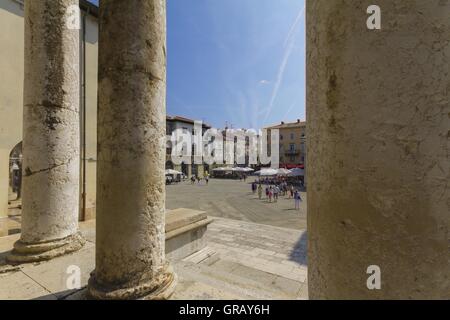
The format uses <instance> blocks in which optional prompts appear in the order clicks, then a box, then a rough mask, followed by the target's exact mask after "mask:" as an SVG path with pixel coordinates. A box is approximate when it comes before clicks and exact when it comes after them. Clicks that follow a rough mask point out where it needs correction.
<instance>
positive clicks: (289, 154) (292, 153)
mask: <svg viewBox="0 0 450 320" xmlns="http://www.w3.org/2000/svg"><path fill="white" fill-rule="evenodd" d="M284 154H285V155H287V156H298V155H299V154H300V151H299V150H287V151H285V153H284Z"/></svg>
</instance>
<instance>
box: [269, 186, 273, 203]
mask: <svg viewBox="0 0 450 320" xmlns="http://www.w3.org/2000/svg"><path fill="white" fill-rule="evenodd" d="M272 197H273V188H272V186H270V187H269V202H272Z"/></svg>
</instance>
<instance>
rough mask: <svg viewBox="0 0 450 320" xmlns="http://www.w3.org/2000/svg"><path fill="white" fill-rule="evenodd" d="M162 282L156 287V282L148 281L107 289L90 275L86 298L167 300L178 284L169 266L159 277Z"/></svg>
mask: <svg viewBox="0 0 450 320" xmlns="http://www.w3.org/2000/svg"><path fill="white" fill-rule="evenodd" d="M160 277H162V278H163V279H164V280H163V281H162V284H161V285H159V286H157V285H156V284H155V282H156V281H150V282H147V283H144V284H139V285H138V286H133V287H126V285H124V286H122V287H121V288H113V287H111V288H107V287H104V286H101V285H99V284H98V283H97V281H96V279H95V276H94V275H91V278H90V279H89V284H88V298H89V299H95V300H168V299H169V298H170V297H171V296H172V294H173V293H174V292H175V287H176V285H177V282H178V278H177V276H176V274H175V273H174V272H173V269H172V267H171V266H170V265H168V267H167V268H166V270H165V272H164V273H163V274H162V275H161V276H160Z"/></svg>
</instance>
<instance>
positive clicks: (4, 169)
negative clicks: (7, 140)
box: [0, 148, 9, 237]
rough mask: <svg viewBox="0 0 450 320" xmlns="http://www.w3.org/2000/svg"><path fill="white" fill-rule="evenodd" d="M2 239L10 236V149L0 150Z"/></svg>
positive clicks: (0, 228)
mask: <svg viewBox="0 0 450 320" xmlns="http://www.w3.org/2000/svg"><path fill="white" fill-rule="evenodd" d="M0 182H1V185H0V237H4V236H7V235H8V193H9V149H3V148H0Z"/></svg>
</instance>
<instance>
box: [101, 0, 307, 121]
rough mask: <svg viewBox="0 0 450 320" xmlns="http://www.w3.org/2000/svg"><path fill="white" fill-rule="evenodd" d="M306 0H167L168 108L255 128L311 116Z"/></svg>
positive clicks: (169, 111) (184, 113) (191, 115)
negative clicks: (307, 106)
mask: <svg viewBox="0 0 450 320" xmlns="http://www.w3.org/2000/svg"><path fill="white" fill-rule="evenodd" d="M93 2H96V1H95V0H93ZM304 6H305V2H304V0H167V24H168V25H167V33H168V34H167V42H168V43H167V50H168V70H167V72H168V73H167V85H168V88H167V111H168V113H169V114H171V115H181V116H186V117H189V118H193V119H196V120H204V121H206V122H208V123H209V124H211V125H213V126H215V127H224V126H225V123H226V122H227V123H228V125H233V127H234V128H255V129H256V128H260V127H263V126H266V125H268V124H272V123H277V122H280V121H290V120H292V121H295V120H296V119H302V120H303V119H305V19H304Z"/></svg>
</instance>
